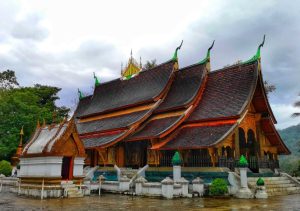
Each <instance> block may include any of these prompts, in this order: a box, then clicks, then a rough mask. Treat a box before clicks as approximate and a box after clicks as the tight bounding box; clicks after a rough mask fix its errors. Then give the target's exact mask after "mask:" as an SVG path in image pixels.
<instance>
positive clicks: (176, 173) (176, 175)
mask: <svg viewBox="0 0 300 211" xmlns="http://www.w3.org/2000/svg"><path fill="white" fill-rule="evenodd" d="M180 179H181V166H173V180H174V182H176V181H179V180H180Z"/></svg>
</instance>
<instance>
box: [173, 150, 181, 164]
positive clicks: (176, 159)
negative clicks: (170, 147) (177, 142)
mask: <svg viewBox="0 0 300 211" xmlns="http://www.w3.org/2000/svg"><path fill="white" fill-rule="evenodd" d="M181 163H182V160H181V158H180V154H179V152H175V154H174V156H173V158H172V164H173V166H180V165H181Z"/></svg>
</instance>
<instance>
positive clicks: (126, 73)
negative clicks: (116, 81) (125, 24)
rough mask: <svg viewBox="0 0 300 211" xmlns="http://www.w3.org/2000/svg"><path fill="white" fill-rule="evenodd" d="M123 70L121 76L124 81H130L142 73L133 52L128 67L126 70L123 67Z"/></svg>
mask: <svg viewBox="0 0 300 211" xmlns="http://www.w3.org/2000/svg"><path fill="white" fill-rule="evenodd" d="M121 69H122V70H121V74H122V77H123V78H124V79H130V78H132V77H133V76H134V75H137V74H138V73H139V72H140V70H141V68H140V65H139V64H138V62H137V61H136V60H135V59H134V58H133V56H132V50H131V51H130V58H129V60H128V64H127V66H126V67H125V68H124V69H123V67H121Z"/></svg>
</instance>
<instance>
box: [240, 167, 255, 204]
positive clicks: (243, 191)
mask: <svg viewBox="0 0 300 211" xmlns="http://www.w3.org/2000/svg"><path fill="white" fill-rule="evenodd" d="M240 177H241V188H240V189H239V190H238V191H237V193H236V197H237V198H241V199H250V198H253V193H252V192H251V190H250V189H249V188H248V179H247V168H240Z"/></svg>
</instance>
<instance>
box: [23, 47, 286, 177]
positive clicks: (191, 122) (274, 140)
mask: <svg viewBox="0 0 300 211" xmlns="http://www.w3.org/2000/svg"><path fill="white" fill-rule="evenodd" d="M181 45H182V43H181ZM181 45H180V46H179V47H177V48H176V50H175V52H174V55H173V57H172V58H171V59H170V60H168V61H166V62H164V63H162V64H159V65H157V66H156V67H154V68H152V69H149V70H143V69H142V68H141V66H140V67H139V66H138V65H137V62H133V61H134V60H133V58H132V56H131V57H130V59H129V62H128V65H127V66H126V68H125V69H124V70H122V76H121V77H120V78H119V79H115V80H113V81H109V82H104V83H97V81H98V80H97V78H96V79H95V89H94V91H93V93H92V95H89V96H83V95H82V94H81V93H80V100H79V103H78V106H77V109H76V111H75V114H74V118H75V122H76V126H77V130H78V133H79V138H80V139H81V141H82V143H83V144H84V148H85V149H86V153H87V158H86V160H85V164H86V165H90V166H97V165H99V166H113V165H117V166H119V167H131V168H140V167H143V166H145V165H147V164H148V165H149V166H155V167H168V166H171V165H172V164H171V160H172V157H173V155H174V154H175V152H179V154H180V157H181V159H182V161H183V163H182V165H183V166H185V167H227V168H229V169H234V167H235V166H236V161H237V160H238V159H239V158H240V156H241V155H244V156H245V157H246V158H247V160H248V161H249V168H250V169H251V170H252V171H253V172H258V171H259V169H262V168H269V169H273V170H274V169H275V168H278V159H277V156H278V155H281V154H290V151H289V149H288V148H287V147H286V145H285V144H284V142H283V141H282V139H281V137H280V136H279V134H278V132H277V131H276V129H275V126H274V124H276V118H275V117H274V114H273V112H272V110H271V107H270V105H269V102H268V98H267V95H266V91H265V88H264V85H263V76H262V67H261V56H260V50H261V47H263V45H264V41H263V42H262V43H261V44H260V45H259V47H258V49H257V52H256V54H255V55H254V56H253V57H252V58H251V59H249V60H248V61H245V62H240V63H237V64H234V65H231V66H226V67H224V68H222V69H219V70H211V67H210V62H211V50H212V48H213V45H214V43H213V44H212V45H211V46H210V48H209V49H208V50H207V54H206V57H205V58H204V59H201V60H200V59H199V61H198V62H195V63H194V64H192V65H189V66H187V67H179V63H178V55H177V54H178V51H179V50H180V48H181ZM29 145H30V144H29ZM48 146H49V145H48ZM28 150H29V152H30V147H29V148H25V151H24V152H25V154H24V155H26V153H28Z"/></svg>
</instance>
